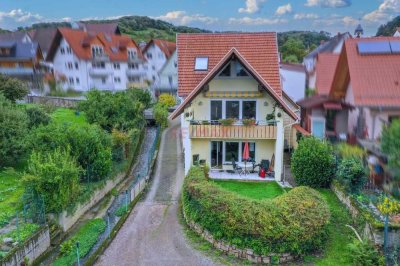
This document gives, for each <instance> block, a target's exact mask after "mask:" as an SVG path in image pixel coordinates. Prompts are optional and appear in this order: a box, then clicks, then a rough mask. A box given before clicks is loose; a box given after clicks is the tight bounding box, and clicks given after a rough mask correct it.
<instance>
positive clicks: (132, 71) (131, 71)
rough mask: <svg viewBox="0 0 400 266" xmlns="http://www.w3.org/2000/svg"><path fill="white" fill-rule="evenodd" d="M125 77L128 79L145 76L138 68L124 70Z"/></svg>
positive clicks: (143, 71)
mask: <svg viewBox="0 0 400 266" xmlns="http://www.w3.org/2000/svg"><path fill="white" fill-rule="evenodd" d="M126 75H127V76H128V77H140V76H145V75H146V71H145V70H143V69H139V68H128V69H127V70H126Z"/></svg>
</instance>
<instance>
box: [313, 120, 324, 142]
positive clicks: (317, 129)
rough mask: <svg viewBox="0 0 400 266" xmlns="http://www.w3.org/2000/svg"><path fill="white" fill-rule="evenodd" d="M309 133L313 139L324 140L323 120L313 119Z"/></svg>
mask: <svg viewBox="0 0 400 266" xmlns="http://www.w3.org/2000/svg"><path fill="white" fill-rule="evenodd" d="M311 131H312V135H313V136H314V137H317V138H320V139H324V138H325V119H323V118H313V119H312V124H311Z"/></svg>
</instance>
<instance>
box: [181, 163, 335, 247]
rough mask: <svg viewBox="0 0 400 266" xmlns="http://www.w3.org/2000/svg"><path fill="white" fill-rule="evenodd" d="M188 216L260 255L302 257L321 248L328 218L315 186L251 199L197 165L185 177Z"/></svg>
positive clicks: (229, 240)
mask: <svg viewBox="0 0 400 266" xmlns="http://www.w3.org/2000/svg"><path fill="white" fill-rule="evenodd" d="M182 206H183V211H184V213H185V215H186V217H187V218H188V219H189V220H191V221H193V222H195V223H197V224H199V225H201V226H202V227H203V228H204V229H206V230H208V231H209V232H210V233H211V234H212V235H213V236H214V238H215V239H222V240H225V241H228V242H229V243H231V244H234V245H236V246H237V247H239V248H251V249H253V250H254V252H256V253H257V254H260V255H268V254H270V253H271V252H273V253H291V254H293V255H304V254H307V253H310V252H313V251H316V250H318V249H320V248H321V247H322V245H323V244H324V243H325V240H326V236H327V233H326V226H327V224H328V222H329V219H330V212H329V209H328V206H327V203H326V202H325V200H324V199H323V198H322V196H321V195H320V194H319V193H318V192H317V191H315V190H313V189H311V188H308V187H297V188H294V189H292V190H291V191H290V192H288V193H285V194H283V195H281V196H279V197H277V198H274V199H265V200H259V201H257V200H253V199H248V198H245V197H242V196H240V195H238V194H236V193H234V192H231V191H228V190H224V189H223V188H221V187H219V186H217V185H215V184H214V183H213V182H209V181H207V180H206V178H205V175H204V171H202V169H200V168H198V167H194V168H192V169H191V170H190V172H189V174H188V176H187V177H186V179H185V183H184V190H183V193H182Z"/></svg>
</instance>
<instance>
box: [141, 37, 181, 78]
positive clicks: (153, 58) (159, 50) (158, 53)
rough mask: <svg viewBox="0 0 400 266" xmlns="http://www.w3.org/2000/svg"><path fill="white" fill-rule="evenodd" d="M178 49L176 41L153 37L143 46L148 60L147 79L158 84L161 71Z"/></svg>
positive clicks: (143, 51)
mask: <svg viewBox="0 0 400 266" xmlns="http://www.w3.org/2000/svg"><path fill="white" fill-rule="evenodd" d="M175 50H176V44H175V43H174V42H170V41H166V40H159V39H152V40H151V41H150V42H148V43H147V44H146V46H145V47H144V48H143V50H142V53H143V55H144V57H145V58H146V60H147V62H148V67H149V69H148V71H147V79H148V80H149V81H150V82H151V83H152V84H157V82H158V80H159V72H160V70H161V68H162V67H163V66H164V65H165V64H166V62H167V61H168V59H169V58H170V57H171V56H172V55H173V53H174V52H175Z"/></svg>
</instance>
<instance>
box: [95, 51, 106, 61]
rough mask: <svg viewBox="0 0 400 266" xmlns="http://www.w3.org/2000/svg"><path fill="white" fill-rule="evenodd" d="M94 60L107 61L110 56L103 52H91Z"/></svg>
mask: <svg viewBox="0 0 400 266" xmlns="http://www.w3.org/2000/svg"><path fill="white" fill-rule="evenodd" d="M93 61H94V62H108V61H110V57H109V56H108V55H107V54H104V53H98V54H93Z"/></svg>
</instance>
